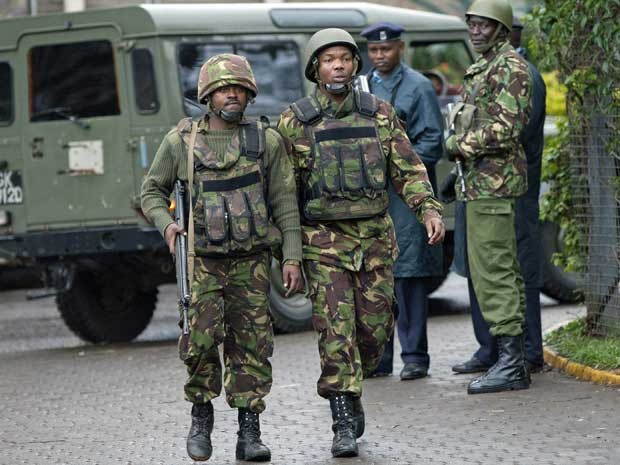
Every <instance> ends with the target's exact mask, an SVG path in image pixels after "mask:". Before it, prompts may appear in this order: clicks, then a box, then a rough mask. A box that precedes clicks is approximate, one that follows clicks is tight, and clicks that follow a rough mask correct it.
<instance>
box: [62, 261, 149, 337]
mask: <svg viewBox="0 0 620 465" xmlns="http://www.w3.org/2000/svg"><path fill="white" fill-rule="evenodd" d="M156 304H157V288H147V289H144V288H141V287H140V286H139V285H138V284H137V280H135V279H132V278H131V277H130V276H126V275H121V276H111V275H110V276H107V275H102V276H95V275H93V274H91V273H85V272H81V273H80V272H77V273H76V276H75V281H74V283H73V286H72V287H71V289H70V290H68V291H66V292H63V293H61V294H59V295H58V296H57V297H56V305H57V307H58V310H59V312H60V315H61V316H62V319H63V320H64V321H65V323H66V325H67V326H68V327H69V329H71V331H73V332H74V333H75V334H76V335H77V336H78V337H80V338H81V339H83V340H85V341H88V342H92V343H108V342H128V341H131V340H133V339H135V338H136V337H137V336H138V335H139V334H140V333H141V332H142V331H143V330H144V329H145V328H146V327H147V326H148V324H149V322H150V321H151V318H152V317H153V312H154V311H155V305H156Z"/></svg>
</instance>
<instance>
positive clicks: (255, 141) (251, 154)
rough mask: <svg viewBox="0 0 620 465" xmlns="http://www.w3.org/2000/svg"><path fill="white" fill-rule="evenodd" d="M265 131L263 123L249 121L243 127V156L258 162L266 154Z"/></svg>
mask: <svg viewBox="0 0 620 465" xmlns="http://www.w3.org/2000/svg"><path fill="white" fill-rule="evenodd" d="M265 130H266V126H265V124H264V123H263V122H262V121H247V122H246V123H245V124H243V125H242V126H241V131H240V135H241V137H242V139H241V151H242V155H244V156H246V157H248V158H253V159H255V160H258V159H259V158H262V156H263V154H264V153H265V144H266V142H265Z"/></svg>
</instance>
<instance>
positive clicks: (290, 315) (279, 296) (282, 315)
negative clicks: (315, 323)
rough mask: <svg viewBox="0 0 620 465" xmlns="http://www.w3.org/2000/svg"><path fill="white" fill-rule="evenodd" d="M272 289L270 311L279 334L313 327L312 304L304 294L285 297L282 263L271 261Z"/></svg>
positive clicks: (270, 291)
mask: <svg viewBox="0 0 620 465" xmlns="http://www.w3.org/2000/svg"><path fill="white" fill-rule="evenodd" d="M270 275H271V288H270V290H269V311H270V313H271V320H272V321H273V326H274V328H275V329H276V331H277V332H280V333H294V332H298V331H306V330H308V329H310V328H311V327H312V302H310V300H309V299H308V298H307V297H306V296H305V295H304V294H295V295H293V296H291V297H288V298H286V297H284V293H285V292H286V290H285V289H284V286H283V285H282V270H281V267H280V263H279V262H278V261H277V260H275V259H272V261H271V270H270Z"/></svg>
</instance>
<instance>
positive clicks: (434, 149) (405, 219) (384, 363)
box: [361, 23, 443, 380]
mask: <svg viewBox="0 0 620 465" xmlns="http://www.w3.org/2000/svg"><path fill="white" fill-rule="evenodd" d="M403 31H404V29H403V28H402V27H401V26H399V25H398V24H393V23H378V24H374V25H372V26H369V27H368V28H366V29H364V30H363V31H362V32H361V35H362V36H364V37H366V39H367V40H368V57H369V58H370V61H372V64H373V66H374V67H373V69H372V70H371V71H370V73H369V74H368V77H369V78H368V83H369V86H370V91H371V92H372V93H373V94H375V95H376V96H377V97H379V98H381V99H383V100H385V101H388V102H390V104H391V105H392V106H393V107H394V110H396V114H397V115H398V117H399V118H400V120H401V121H403V122H404V124H405V130H406V131H407V136H408V137H409V140H410V141H411V144H412V145H413V148H414V149H415V152H416V153H417V154H418V156H419V157H420V159H421V160H422V162H423V163H424V167H425V168H426V172H427V173H428V177H429V180H430V182H431V185H432V186H433V190H436V189H437V182H436V176H435V164H436V163H437V162H438V161H439V160H440V159H441V155H442V154H443V121H442V116H441V110H440V109H439V102H438V101H437V95H436V94H435V89H434V88H433V85H432V84H431V82H430V81H429V80H428V79H427V78H425V77H424V76H423V75H422V74H420V73H418V72H417V71H414V70H413V69H411V68H410V67H409V66H407V65H406V64H405V63H402V62H401V58H402V54H403V51H404V48H405V43H404V42H403V40H402V39H401V38H400V35H401V33H402V32H403ZM388 193H389V196H390V209H389V212H390V216H391V217H392V221H393V222H394V228H395V229H396V240H397V242H398V249H399V254H398V259H397V260H396V263H394V269H393V272H394V290H395V294H396V301H397V303H398V305H396V306H395V308H396V309H398V313H397V315H396V326H397V328H398V339H399V341H400V346H401V349H402V352H401V357H402V359H403V362H404V363H405V366H404V367H403V369H402V371H401V372H400V379H402V380H410V379H418V378H424V377H425V376H426V375H427V374H428V367H429V364H430V357H429V355H428V339H427V335H426V320H427V316H428V288H429V287H430V284H431V280H432V276H441V275H443V261H442V258H443V257H442V250H441V246H440V245H436V246H430V245H428V244H427V241H428V238H427V236H426V228H424V225H422V224H420V222H419V221H417V219H416V218H415V216H414V214H413V213H412V212H411V211H410V209H409V207H408V206H407V204H406V203H405V202H404V201H403V200H402V199H401V198H400V197H399V196H398V195H396V193H395V192H394V189H392V187H391V186H390V187H389V189H388ZM393 353H394V339H393V338H390V340H389V341H388V343H387V345H386V348H385V352H384V354H383V358H382V359H381V363H380V364H379V366H378V367H377V370H376V371H375V372H374V373H373V376H385V375H389V374H390V373H392V362H393Z"/></svg>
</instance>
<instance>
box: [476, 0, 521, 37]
mask: <svg viewBox="0 0 620 465" xmlns="http://www.w3.org/2000/svg"><path fill="white" fill-rule="evenodd" d="M467 16H480V17H482V18H489V19H493V20H495V21H497V22H499V23H500V24H503V25H504V26H506V29H508V31H512V7H511V6H510V3H508V2H507V1H506V0H475V1H474V3H472V4H471V6H470V7H469V9H468V10H467V12H466V13H465V17H467Z"/></svg>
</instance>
